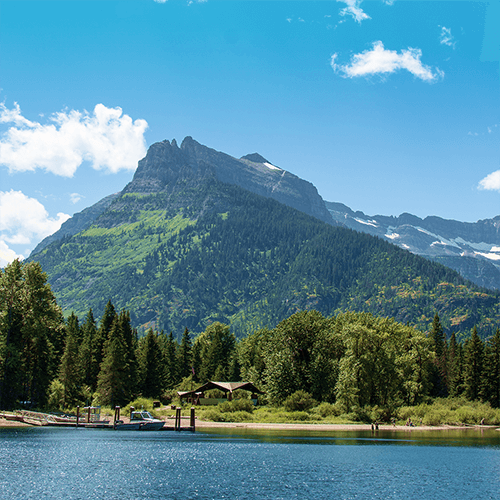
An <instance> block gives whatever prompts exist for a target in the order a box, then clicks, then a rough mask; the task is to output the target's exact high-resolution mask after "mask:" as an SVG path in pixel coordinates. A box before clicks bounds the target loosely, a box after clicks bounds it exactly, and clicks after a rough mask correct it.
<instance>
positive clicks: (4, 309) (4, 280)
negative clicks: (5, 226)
mask: <svg viewBox="0 0 500 500" xmlns="http://www.w3.org/2000/svg"><path fill="white" fill-rule="evenodd" d="M23 286H24V283H23V270H22V265H21V262H20V261H19V260H17V259H16V260H14V261H13V262H12V263H11V264H9V265H8V266H7V267H6V268H5V270H4V271H2V270H1V269H0V307H1V310H0V312H1V314H0V408H2V409H11V408H13V407H14V406H15V403H16V401H17V399H18V398H19V396H20V393H21V374H22V369H23V368H22V363H21V353H22V349H23V307H22V289H23Z"/></svg>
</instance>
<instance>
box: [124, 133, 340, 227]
mask: <svg viewBox="0 0 500 500" xmlns="http://www.w3.org/2000/svg"><path fill="white" fill-rule="evenodd" d="M190 174H191V175H196V176H206V175H212V176H213V177H214V178H216V179H217V180H219V181H222V182H224V183H227V184H234V185H236V186H240V187H242V188H244V189H246V190H248V191H251V192H252V193H256V194H260V195H262V196H265V197H268V198H272V199H274V200H276V201H279V202H280V203H284V204H285V205H288V206H289V207H293V208H296V209H297V210H300V211H301V212H304V213H306V214H309V215H312V216H313V217H316V218H317V219H319V220H322V221H324V222H328V223H329V224H334V222H333V220H332V217H331V216H330V214H329V213H328V210H327V209H326V207H325V202H324V201H323V198H321V196H320V195H319V194H318V191H317V189H316V188H315V187H314V186H313V184H311V183H310V182H307V181H305V180H303V179H300V178H299V177H297V176H296V175H293V174H291V173H290V172H287V171H286V170H283V169H281V168H279V167H277V166H275V165H272V164H271V163H269V162H268V161H267V160H266V159H265V158H263V157H262V156H260V155H259V154H257V153H253V154H250V155H247V156H243V157H242V158H240V159H239V160H238V159H236V158H233V157H232V156H229V155H227V154H225V153H221V152H219V151H215V150H214V149H211V148H208V147H206V146H203V145H202V144H200V143H198V142H196V141H195V140H194V139H193V138H191V137H186V138H185V139H184V140H183V141H182V144H181V146H180V147H178V146H177V142H176V141H175V139H174V140H173V141H172V142H169V141H163V142H158V143H156V144H153V145H152V146H151V147H150V148H149V150H148V153H147V155H146V157H145V158H144V159H142V160H141V161H139V165H138V167H137V170H136V172H135V175H134V178H133V180H132V182H131V183H130V184H129V185H128V186H126V187H125V189H124V190H123V193H124V194H125V193H141V194H149V193H163V192H172V191H173V190H175V189H176V186H177V184H178V182H184V178H185V176H189V175H190Z"/></svg>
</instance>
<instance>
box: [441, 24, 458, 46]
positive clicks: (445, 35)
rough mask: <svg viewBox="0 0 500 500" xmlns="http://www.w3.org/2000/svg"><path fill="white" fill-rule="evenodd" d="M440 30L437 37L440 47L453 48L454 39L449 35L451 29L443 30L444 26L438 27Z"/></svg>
mask: <svg viewBox="0 0 500 500" xmlns="http://www.w3.org/2000/svg"><path fill="white" fill-rule="evenodd" d="M440 28H441V35H440V36H439V43H441V45H448V47H453V48H455V45H456V42H455V41H454V40H455V38H454V37H453V35H452V34H451V29H450V28H445V27H444V26H440Z"/></svg>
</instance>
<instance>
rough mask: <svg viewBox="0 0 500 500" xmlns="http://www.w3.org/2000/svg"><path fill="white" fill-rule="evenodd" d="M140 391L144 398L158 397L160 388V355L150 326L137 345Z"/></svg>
mask: <svg viewBox="0 0 500 500" xmlns="http://www.w3.org/2000/svg"><path fill="white" fill-rule="evenodd" d="M139 353H140V355H139V360H140V370H141V377H140V378H141V381H142V384H141V393H142V395H143V396H144V397H146V398H158V397H160V395H161V390H162V378H163V377H162V375H163V373H162V368H163V367H162V355H161V351H160V347H159V345H158V340H157V336H156V335H155V334H154V332H153V330H152V329H151V328H150V329H149V330H148V333H147V334H146V336H145V337H144V338H143V339H141V341H140V347H139Z"/></svg>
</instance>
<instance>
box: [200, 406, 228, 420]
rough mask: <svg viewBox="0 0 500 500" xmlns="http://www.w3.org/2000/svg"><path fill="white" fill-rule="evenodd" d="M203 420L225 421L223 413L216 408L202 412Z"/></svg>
mask: <svg viewBox="0 0 500 500" xmlns="http://www.w3.org/2000/svg"><path fill="white" fill-rule="evenodd" d="M203 420H209V421H211V422H225V421H226V420H225V417H224V414H223V413H221V412H220V411H219V410H218V409H216V408H210V409H208V410H207V411H204V412H203Z"/></svg>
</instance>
